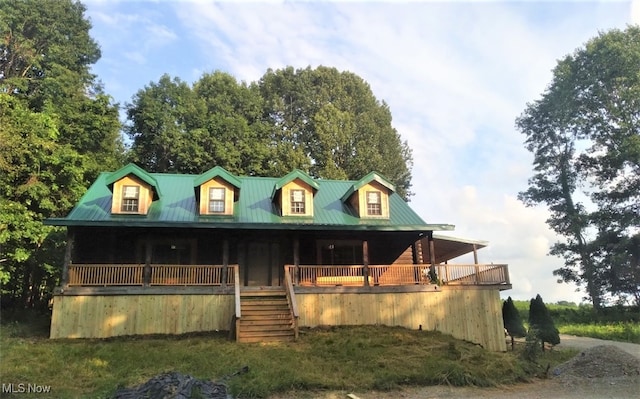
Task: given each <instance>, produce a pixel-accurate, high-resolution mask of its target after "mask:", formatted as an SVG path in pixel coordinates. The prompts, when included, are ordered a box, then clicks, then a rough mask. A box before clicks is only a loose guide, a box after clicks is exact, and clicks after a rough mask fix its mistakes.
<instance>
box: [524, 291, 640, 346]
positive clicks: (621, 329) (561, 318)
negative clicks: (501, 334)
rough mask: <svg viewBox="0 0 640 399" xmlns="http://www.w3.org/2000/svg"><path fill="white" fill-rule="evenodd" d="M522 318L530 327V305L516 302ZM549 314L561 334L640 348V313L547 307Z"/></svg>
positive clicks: (626, 309)
mask: <svg viewBox="0 0 640 399" xmlns="http://www.w3.org/2000/svg"><path fill="white" fill-rule="evenodd" d="M513 303H514V305H515V306H516V309H518V312H520V317H521V318H522V320H523V321H524V323H525V326H526V324H527V320H528V318H529V302H527V301H514V302H513ZM546 306H547V309H548V310H549V314H550V315H551V317H552V318H553V321H554V323H555V325H556V328H558V330H559V331H560V333H561V334H569V335H577V336H581V337H591V338H599V339H607V340H612V341H621V342H632V343H635V344H640V309H638V307H633V306H627V307H618V306H614V307H609V308H604V309H602V310H601V311H600V312H595V311H594V310H593V308H592V307H591V306H589V305H579V306H578V305H558V304H547V305H546Z"/></svg>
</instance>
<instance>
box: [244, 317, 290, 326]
mask: <svg viewBox="0 0 640 399" xmlns="http://www.w3.org/2000/svg"><path fill="white" fill-rule="evenodd" d="M240 323H241V324H242V325H243V326H246V325H253V326H273V325H281V324H286V325H291V324H292V323H293V320H291V317H287V318H282V319H245V318H244V317H243V318H241V319H240Z"/></svg>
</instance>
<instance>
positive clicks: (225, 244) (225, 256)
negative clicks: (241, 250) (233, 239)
mask: <svg viewBox="0 0 640 399" xmlns="http://www.w3.org/2000/svg"><path fill="white" fill-rule="evenodd" d="M228 275H229V240H227V239H226V238H225V239H224V240H223V241H222V281H221V284H222V288H227V276H228Z"/></svg>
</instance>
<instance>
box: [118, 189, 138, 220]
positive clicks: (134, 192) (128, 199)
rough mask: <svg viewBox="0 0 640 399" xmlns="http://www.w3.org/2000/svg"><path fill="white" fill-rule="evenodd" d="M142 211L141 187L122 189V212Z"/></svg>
mask: <svg viewBox="0 0 640 399" xmlns="http://www.w3.org/2000/svg"><path fill="white" fill-rule="evenodd" d="M139 209H140V186H123V187H122V205H121V207H120V211H121V212H134V213H137V212H138V210H139Z"/></svg>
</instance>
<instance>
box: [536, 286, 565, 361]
mask: <svg viewBox="0 0 640 399" xmlns="http://www.w3.org/2000/svg"><path fill="white" fill-rule="evenodd" d="M529 329H530V330H531V331H533V333H534V334H535V336H536V337H537V338H538V339H539V340H540V342H541V344H542V351H543V352H544V343H545V342H548V343H550V344H551V345H558V344H559V343H560V334H559V332H558V329H557V328H556V326H555V323H554V322H553V319H552V318H551V314H549V309H547V305H545V304H544V301H543V300H542V297H541V296H540V295H539V294H538V295H536V297H535V299H531V302H530V303H529Z"/></svg>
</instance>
